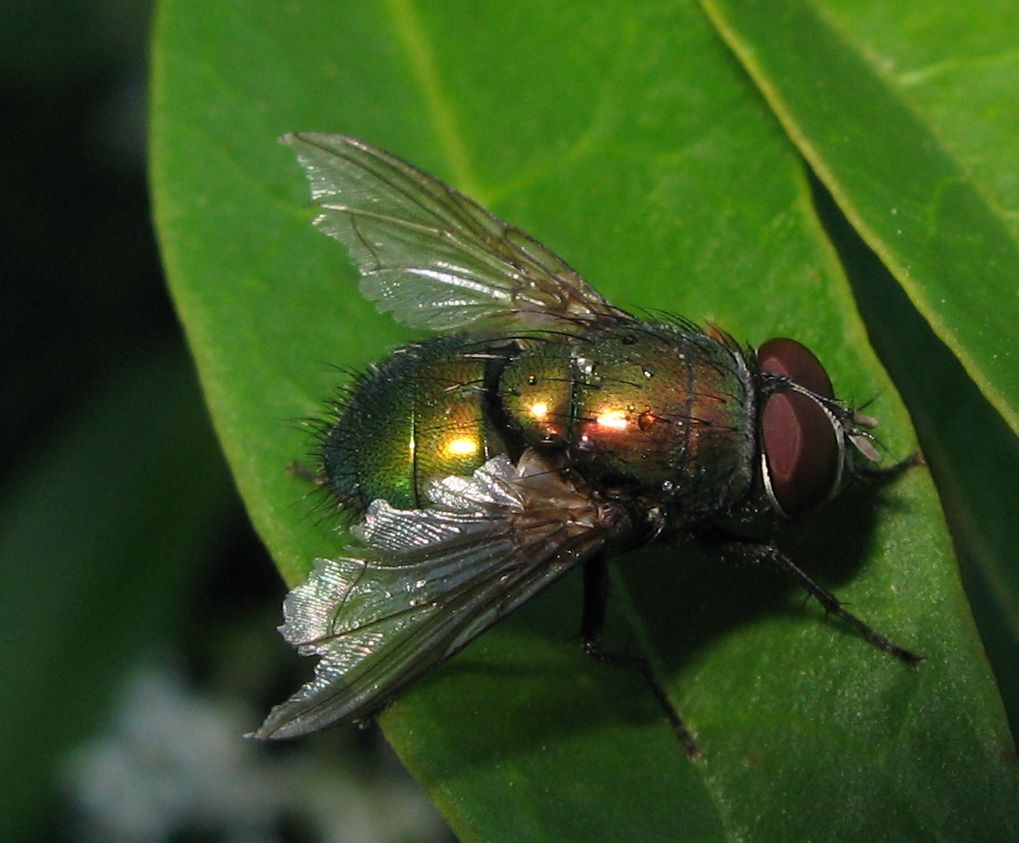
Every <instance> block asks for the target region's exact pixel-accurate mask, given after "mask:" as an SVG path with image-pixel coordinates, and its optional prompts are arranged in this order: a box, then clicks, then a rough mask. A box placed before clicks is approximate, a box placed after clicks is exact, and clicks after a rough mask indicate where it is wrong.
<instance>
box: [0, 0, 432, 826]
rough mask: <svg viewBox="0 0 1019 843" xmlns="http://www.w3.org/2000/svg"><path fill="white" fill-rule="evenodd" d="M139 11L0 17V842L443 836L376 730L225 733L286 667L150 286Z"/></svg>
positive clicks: (76, 6) (248, 716)
mask: <svg viewBox="0 0 1019 843" xmlns="http://www.w3.org/2000/svg"><path fill="white" fill-rule="evenodd" d="M149 15H150V9H149V8H148V4H146V3H137V2H117V0H95V1H94V2H88V1H87V0H71V2H67V1H66V0H64V1H63V2H57V0H50V2H39V1H38V0H21V2H8V3H5V4H3V6H2V7H0V108H2V112H3V125H4V127H5V131H4V132H3V134H2V136H0V145H2V146H0V155H2V160H3V165H2V168H0V179H2V187H0V202H2V204H3V210H2V223H0V224H2V227H3V228H2V231H0V243H2V249H3V255H2V258H3V260H2V266H3V287H2V290H3V292H2V299H0V325H2V330H0V343H2V346H0V348H2V358H0V359H2V360H3V364H4V369H3V380H2V382H3V405H2V407H3V411H2V412H0V435H2V445H3V447H2V449H0V460H2V465H0V477H2V478H3V481H2V488H0V594H2V595H3V598H4V601H3V605H4V608H5V611H4V616H5V618H4V623H3V633H2V637H0V676H2V677H3V678H2V687H3V692H2V693H0V716H2V720H3V728H2V729H0V757H2V758H3V759H4V763H3V764H2V765H0V803H2V804H3V809H2V812H0V813H2V819H0V839H11V840H53V839H69V840H70V839H73V840H87V839H95V840H170V839H172V840H221V839H222V840H227V839H236V840H241V839H243V840H303V839H319V838H321V837H323V836H324V834H325V829H329V828H331V827H332V828H336V827H342V828H343V829H344V831H345V834H346V839H350V840H387V839H393V840H396V839H399V840H413V839H434V838H435V837H436V836H438V837H442V836H444V832H443V829H442V825H441V823H440V822H439V821H438V819H437V818H436V816H435V815H434V812H433V810H432V809H431V807H430V805H429V803H428V802H427V799H426V798H425V797H424V796H423V795H422V794H421V793H420V791H419V790H418V789H417V786H416V785H415V784H414V783H413V782H411V781H409V779H408V778H407V777H406V775H405V774H404V773H403V771H402V770H401V768H400V767H399V765H398V763H397V762H396V761H395V759H394V758H393V757H392V756H391V754H390V753H389V751H388V749H387V748H386V747H385V745H384V742H383V741H382V740H381V737H380V736H379V735H378V733H377V731H368V732H358V731H357V730H353V729H349V730H336V731H335V732H334V733H332V734H330V735H328V736H326V737H325V738H324V739H323V740H321V741H313V742H305V743H303V744H297V745H296V746H284V747H278V746H272V747H264V746H262V745H258V744H255V743H253V742H249V741H244V740H242V739H241V738H240V736H241V735H242V734H243V733H244V732H245V731H247V730H249V729H252V728H254V727H255V726H256V725H257V723H258V722H259V718H260V716H261V715H262V714H264V711H265V710H266V708H267V707H268V705H270V704H271V703H273V702H277V701H279V700H280V699H281V698H282V697H283V696H284V693H285V692H286V691H287V690H288V689H292V688H293V687H295V683H296V682H297V681H298V679H301V678H303V676H304V673H303V672H302V671H300V670H299V668H300V667H303V666H299V665H296V664H295V662H296V661H297V660H295V659H293V658H292V655H291V654H290V653H289V652H288V649H287V648H286V647H285V645H284V644H283V642H282V641H280V640H278V638H277V636H276V635H275V633H274V632H273V631H272V630H273V628H274V627H275V626H276V625H277V624H278V623H279V606H280V600H281V598H282V595H283V591H284V589H283V584H282V582H281V581H280V580H279V578H278V576H277V574H276V573H275V570H274V568H273V566H272V563H271V561H270V560H269V558H268V556H267V554H266V552H265V550H264V549H263V548H262V546H261V544H260V543H259V541H258V539H257V538H256V537H255V536H254V534H253V532H252V530H251V528H250V526H249V525H248V522H247V519H246V517H245V515H244V512H243V509H242V507H241V504H240V501H239V500H238V498H237V496H236V492H235V491H234V489H233V485H232V483H231V481H230V479H229V476H228V473H227V470H226V467H225V465H224V464H223V461H222V457H221V456H220V454H219V450H218V446H217V445H216V443H215V440H214V437H213V434H212V431H211V427H210V424H209V421H208V417H207V414H206V411H205V408H204V406H203V403H202V399H201V395H200V391H199V387H198V383H197V380H196V378H195V376H194V374H193V371H192V367H191V363H190V360H189V358H188V352H187V349H186V347H185V344H184V340H183V337H182V333H181V329H180V326H179V325H178V322H177V320H176V317H175V315H174V312H173V308H172V305H171V303H170V301H169V298H168V296H167V293H166V290H165V287H164V285H163V281H162V274H161V269H160V265H159V257H158V253H157V248H156V243H155V239H154V234H153V231H152V223H151V216H150V209H149V198H148V195H147V192H146V178H145V176H146V174H145V122H146V101H145V100H146V48H147V39H148V27H149V23H150V21H149ZM275 421H279V420H274V422H275ZM282 470H283V467H281V471H282ZM380 803H381V805H384V806H385V807H384V808H381V807H380Z"/></svg>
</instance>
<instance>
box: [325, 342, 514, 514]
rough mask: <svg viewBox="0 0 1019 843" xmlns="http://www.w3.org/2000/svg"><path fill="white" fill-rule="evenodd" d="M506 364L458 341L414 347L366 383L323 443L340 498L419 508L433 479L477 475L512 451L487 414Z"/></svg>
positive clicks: (357, 505)
mask: <svg viewBox="0 0 1019 843" xmlns="http://www.w3.org/2000/svg"><path fill="white" fill-rule="evenodd" d="M502 365H503V360H502V358H501V353H500V352H499V351H493V350H491V349H490V348H488V347H487V345H486V344H484V343H479V342H478V341H475V340H471V339H468V338H466V337H462V336H452V337H440V338H437V339H433V340H429V341H427V342H423V343H416V344H414V345H409V346H405V347H404V348H401V349H399V350H398V351H397V352H396V353H395V354H393V355H392V356H391V357H390V358H389V359H387V360H386V361H384V362H383V363H380V364H379V365H377V366H374V367H372V368H371V369H370V370H369V371H368V372H367V373H365V374H363V375H360V376H359V377H358V379H357V381H356V382H355V384H354V385H353V387H351V389H350V390H349V394H348V397H347V399H346V400H345V401H344V402H342V403H341V405H340V409H339V415H338V418H337V419H336V422H335V423H334V424H333V425H332V426H330V427H329V428H328V430H327V431H326V433H325V436H324V441H323V447H322V453H321V462H322V468H323V472H324V475H325V477H326V479H327V484H328V486H329V488H330V489H331V490H332V492H333V493H334V494H335V495H336V497H337V499H338V500H340V501H341V503H343V504H344V505H345V506H347V507H349V508H351V509H353V510H355V511H361V510H363V509H365V508H366V507H367V506H368V504H369V503H371V502H372V501H373V500H376V499H378V498H382V499H384V500H386V501H388V502H389V503H391V504H392V505H393V506H396V507H399V508H404V509H419V508H422V507H424V506H427V504H428V497H427V487H428V484H429V483H430V482H431V481H433V480H438V479H442V478H444V477H448V476H450V475H462V476H470V475H471V474H472V473H473V472H474V471H475V469H477V468H479V467H480V466H481V465H482V464H483V463H484V462H485V460H487V459H489V458H491V457H493V456H495V455H497V454H500V453H504V452H505V450H506V447H505V444H504V441H503V436H502V434H501V432H500V431H499V430H498V429H497V425H496V424H495V423H493V422H492V420H491V414H490V413H489V412H487V410H486V407H487V405H488V404H489V403H490V402H489V401H488V400H487V398H486V396H487V395H488V393H489V391H490V390H489V385H490V384H491V383H492V382H493V380H494V378H495V377H497V376H498V370H499V369H501V367H502Z"/></svg>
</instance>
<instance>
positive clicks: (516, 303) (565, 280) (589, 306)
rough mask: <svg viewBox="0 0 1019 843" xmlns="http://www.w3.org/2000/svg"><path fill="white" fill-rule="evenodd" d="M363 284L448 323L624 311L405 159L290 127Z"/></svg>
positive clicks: (430, 319) (420, 321)
mask: <svg viewBox="0 0 1019 843" xmlns="http://www.w3.org/2000/svg"><path fill="white" fill-rule="evenodd" d="M281 141H282V142H283V143H286V144H288V145H289V146H291V147H292V148H293V149H294V152H295V153H296V155H297V159H298V161H299V162H300V164H301V166H302V167H303V168H304V172H305V174H306V175H307V177H308V181H309V182H310V183H311V198H312V202H313V203H314V204H315V205H316V206H317V207H318V208H319V209H320V213H319V214H318V216H317V217H316V218H315V225H316V226H317V227H318V228H320V229H321V230H322V231H324V232H325V233H326V234H328V235H329V236H330V237H334V238H335V239H337V240H339V241H340V242H341V243H343V244H344V245H346V247H347V248H348V249H349V250H350V254H351V256H352V257H353V259H354V261H355V262H356V263H357V266H358V269H359V270H360V273H361V276H362V279H361V292H362V293H363V294H364V295H365V296H366V297H367V298H369V299H371V300H372V301H375V302H377V303H378V306H379V309H380V310H383V311H391V312H392V313H393V316H394V317H395V318H396V319H398V320H399V321H401V322H404V323H405V324H407V325H411V326H413V327H418V328H430V329H433V330H438V331H441V330H449V329H451V328H463V327H467V326H473V325H479V326H484V327H491V326H505V325H514V324H516V325H522V326H525V327H547V326H548V325H549V324H555V323H557V322H561V321H566V320H569V321H574V322H575V321H576V320H578V319H580V320H583V319H591V318H595V317H606V316H609V317H615V318H619V317H622V316H625V314H624V313H623V312H622V311H619V310H617V309H616V308H614V307H612V306H611V305H610V304H608V302H606V301H605V299H604V298H602V296H601V295H600V294H599V293H598V292H597V291H596V290H595V289H594V288H593V287H591V286H590V285H589V284H588V283H587V282H586V281H584V279H583V278H581V277H580V276H579V275H578V274H577V273H576V272H575V271H574V270H573V269H571V268H570V266H569V265H568V264H566V263H565V262H564V261H563V260H562V259H561V258H559V257H558V256H556V255H555V254H554V253H552V252H551V251H549V250H548V249H546V248H545V247H544V246H542V245H541V244H540V243H538V242H537V241H535V240H533V239H531V238H530V237H528V236H527V235H526V234H524V233H523V232H522V231H520V230H519V229H517V228H514V227H513V226H512V225H509V224H507V223H505V222H503V221H502V220H499V219H497V218H496V217H493V216H492V215H491V214H489V213H488V212H487V211H485V210H484V209H483V208H482V207H481V206H479V205H478V204H477V203H476V202H474V201H472V200H471V199H468V198H467V197H466V196H464V195H463V194H462V193H459V192H458V191H456V190H454V189H453V188H451V187H449V186H448V185H446V184H443V183H442V182H441V181H439V180H438V179H436V178H434V177H432V176H430V175H428V174H427V173H424V172H422V171H421V170H418V169H417V168H416V167H412V166H411V165H410V164H408V163H406V162H405V161H402V160H401V159H399V158H397V157H395V156H393V155H389V154H388V153H386V152H383V151H382V150H381V149H377V148H376V147H373V146H371V145H369V144H367V143H364V142H363V141H359V140H356V139H354V138H350V137H346V136H344V135H324V134H313V133H307V134H289V135H284V136H283V137H282V138H281Z"/></svg>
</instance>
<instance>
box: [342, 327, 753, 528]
mask: <svg viewBox="0 0 1019 843" xmlns="http://www.w3.org/2000/svg"><path fill="white" fill-rule="evenodd" d="M754 402H755V397H754V387H753V377H752V375H751V373H750V372H749V371H748V370H747V367H746V363H745V357H744V354H743V353H742V351H741V350H740V349H739V348H738V347H736V346H735V345H734V344H733V343H732V342H731V341H729V340H728V339H726V338H715V337H713V336H709V335H707V334H705V333H703V332H701V331H699V330H696V329H694V328H692V327H688V326H685V325H684V326H680V327H673V326H672V325H666V324H648V323H638V324H637V326H636V327H635V326H634V323H629V324H627V325H626V326H625V327H620V326H616V325H598V326H592V327H590V328H589V329H588V330H586V331H585V332H584V333H583V334H580V335H578V336H572V337H566V338H563V337H561V336H548V337H543V336H542V337H538V338H533V339H527V340H514V341H510V340H506V339H502V338H491V339H484V340H477V339H468V338H466V337H462V336H454V337H444V338H441V339H436V340H432V341H429V342H426V343H422V344H420V345H413V346H408V347H406V348H404V349H401V350H400V351H398V352H397V353H396V354H395V355H393V357H391V358H390V359H389V360H387V361H386V362H385V363H383V364H381V365H379V366H378V367H376V368H375V369H373V370H372V371H370V372H369V373H368V374H366V375H365V376H363V377H362V378H361V379H360V380H359V381H358V383H357V384H356V385H355V386H354V388H353V389H352V391H351V396H350V400H349V401H348V402H347V403H346V405H345V406H344V407H343V408H342V411H341V413H340V417H339V419H338V421H337V422H336V424H335V425H334V426H333V427H332V428H331V429H330V430H329V432H328V434H327V436H326V440H325V447H324V455H323V457H324V470H325V474H326V476H327V478H328V480H329V483H330V486H331V488H332V489H333V490H334V492H335V493H336V494H337V495H338V497H339V498H340V499H341V500H342V501H343V502H344V503H346V504H348V505H350V506H352V507H353V508H355V509H362V508H364V507H365V506H367V504H368V503H370V502H371V501H372V500H374V499H376V498H384V499H386V500H388V501H389V502H390V503H392V504H394V505H395V506H398V507H405V508H419V507H421V506H424V505H426V504H427V494H426V490H427V484H428V483H429V482H430V481H432V480H436V479H441V478H443V477H446V476H449V475H469V474H470V473H471V472H472V471H474V470H475V469H476V468H479V467H480V466H481V465H482V463H484V461H485V460H486V459H488V458H490V457H491V456H493V455H495V454H498V453H504V452H509V453H510V454H511V455H513V454H514V453H515V452H519V450H521V449H522V447H523V446H525V445H527V446H531V447H535V448H537V449H539V450H541V451H543V452H546V453H553V454H555V453H558V454H560V455H561V456H562V458H563V460H564V462H565V464H566V465H570V466H572V467H574V468H576V470H578V471H579V472H580V473H581V474H582V475H583V476H584V477H586V478H587V479H588V481H589V482H590V483H591V484H592V485H593V486H594V488H596V489H603V490H605V491H606V492H611V491H613V490H617V489H618V490H621V491H622V490H625V491H626V492H627V493H633V492H637V493H643V494H650V495H652V496H654V498H655V499H657V500H661V501H662V502H663V503H669V504H675V505H677V506H679V507H681V508H682V510H683V511H684V513H685V514H686V515H688V516H690V517H696V516H697V515H698V514H701V513H703V514H709V513H714V512H717V511H719V510H720V509H725V508H727V507H730V506H733V505H735V504H736V503H737V502H738V501H739V500H740V499H741V498H743V497H744V496H745V495H746V493H747V491H748V490H749V488H750V485H751V480H752V476H753V464H754V458H755V453H756V429H755V422H754V419H755V418H756V413H755V407H754Z"/></svg>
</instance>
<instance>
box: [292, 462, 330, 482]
mask: <svg viewBox="0 0 1019 843" xmlns="http://www.w3.org/2000/svg"><path fill="white" fill-rule="evenodd" d="M287 474H292V475H293V476H294V477H300V478H301V479H302V480H304V481H305V482H307V483H311V484H313V485H315V486H325V485H326V483H328V482H329V479H328V478H327V477H326V476H325V475H324V474H316V473H315V472H314V471H312V470H311V469H310V468H308V466H306V465H305V464H304V463H303V462H297V461H296V460H294V461H292V462H288V463H287Z"/></svg>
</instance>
